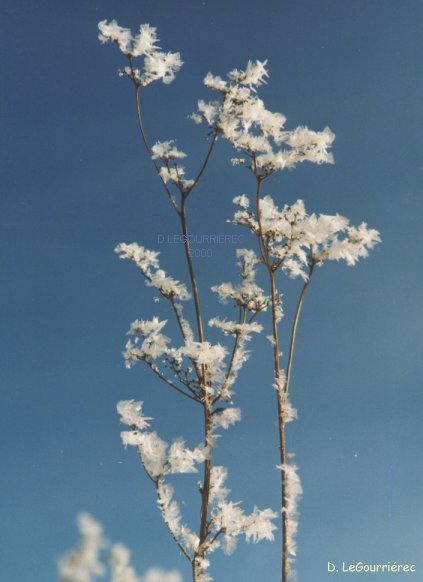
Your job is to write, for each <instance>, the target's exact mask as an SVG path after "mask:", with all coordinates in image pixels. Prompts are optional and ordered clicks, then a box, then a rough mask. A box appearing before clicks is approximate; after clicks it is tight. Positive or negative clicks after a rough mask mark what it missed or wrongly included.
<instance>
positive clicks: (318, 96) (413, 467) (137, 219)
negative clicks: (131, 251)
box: [0, 0, 423, 582]
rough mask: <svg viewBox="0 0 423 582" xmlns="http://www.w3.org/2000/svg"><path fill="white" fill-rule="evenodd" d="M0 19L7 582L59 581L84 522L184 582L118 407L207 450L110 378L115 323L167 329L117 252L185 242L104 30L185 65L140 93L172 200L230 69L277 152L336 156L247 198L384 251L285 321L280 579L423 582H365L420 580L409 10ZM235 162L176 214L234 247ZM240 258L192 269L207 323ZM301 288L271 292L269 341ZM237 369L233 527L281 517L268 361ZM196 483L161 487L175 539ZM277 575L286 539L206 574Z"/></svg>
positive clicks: (13, 14)
mask: <svg viewBox="0 0 423 582" xmlns="http://www.w3.org/2000/svg"><path fill="white" fill-rule="evenodd" d="M1 11H2V24H1V36H0V42H1V45H2V55H3V57H2V73H1V81H2V89H1V122H2V156H1V157H2V180H1V182H2V183H1V215H0V216H1V218H0V220H1V230H0V237H1V239H0V253H1V265H2V266H1V273H2V284H1V291H0V292H1V316H2V348H1V351H0V357H1V366H0V374H1V408H0V410H1V427H2V438H1V468H2V471H1V473H2V477H1V500H2V526H1V544H0V548H1V559H0V579H1V580H4V581H8V582H9V581H10V582H34V581H37V582H38V581H40V582H49V581H54V580H55V579H56V573H55V559H56V558H57V557H58V556H59V555H60V554H62V553H63V552H64V551H65V550H66V549H68V548H69V547H71V546H72V545H73V544H74V543H75V541H76V531H75V527H74V524H73V520H74V517H75V515H76V514H77V513H78V512H79V511H80V510H86V511H90V512H92V513H93V515H95V516H96V517H97V518H98V519H99V520H101V521H102V522H103V523H104V525H105V528H106V533H107V535H108V536H109V537H110V538H111V539H113V540H121V541H123V542H125V543H126V544H127V545H128V546H129V547H130V548H131V549H132V551H133V553H134V563H135V565H136V567H137V569H138V570H139V571H140V572H142V571H145V570H146V569H147V567H149V566H151V565H153V564H160V565H161V566H163V567H167V568H174V567H177V568H178V569H180V570H181V572H182V573H183V574H184V580H185V579H186V580H189V569H188V568H187V566H186V564H185V561H184V559H183V558H182V557H180V556H179V553H178V551H177V549H176V548H175V547H174V545H173V543H172V542H171V541H170V540H169V539H168V536H167V534H166V533H165V530H164V526H163V524H162V522H161V518H160V516H159V513H158V510H157V508H156V507H155V501H154V494H153V491H152V488H151V487H150V483H149V482H148V481H147V480H146V478H145V476H144V475H143V473H142V471H141V470H140V468H139V466H138V463H137V458H136V455H135V452H134V451H133V450H127V451H124V450H123V447H122V446H121V444H120V440H119V431H120V426H119V422H118V418H117V415H116V413H115V403H116V401H117V400H119V399H123V398H137V399H142V400H144V401H145V409H146V413H147V414H148V415H151V416H154V417H155V418H156V425H155V426H156V427H157V428H158V430H159V432H160V434H161V435H162V436H164V437H165V438H167V439H170V438H172V437H175V436H179V435H181V434H183V435H185V436H186V437H187V439H188V442H189V443H190V444H192V445H194V444H196V443H197V441H198V440H199V435H200V430H201V428H200V420H199V418H198V416H199V415H198V413H197V412H198V411H197V410H196V407H195V404H192V405H190V403H188V404H187V405H185V403H184V402H183V401H182V402H181V399H180V397H178V395H177V394H173V393H172V392H171V391H167V389H166V388H165V387H163V386H161V385H160V384H158V383H157V382H156V381H155V380H154V379H153V378H152V377H151V376H150V375H149V373H148V371H147V370H144V369H143V368H142V367H141V366H137V367H135V369H134V370H133V371H131V372H128V371H126V370H125V369H124V367H123V363H122V358H121V353H120V352H121V350H122V349H123V345H124V342H125V341H126V338H125V332H126V330H127V329H128V327H129V323H130V322H131V321H132V320H133V319H135V318H137V317H148V316H150V315H152V314H153V313H157V314H159V315H161V316H162V317H164V316H165V313H166V306H164V305H162V304H160V305H157V304H154V303H153V302H152V295H153V294H152V292H151V290H149V289H146V288H145V287H144V284H143V281H142V280H141V277H140V276H139V274H138V273H137V271H136V269H135V267H134V266H133V265H132V264H129V263H123V262H119V261H118V259H117V258H116V256H115V255H114V252H113V249H114V247H115V245H116V244H117V243H118V242H120V241H126V242H132V241H133V240H137V241H139V242H140V244H143V245H146V246H147V247H152V248H154V247H157V246H158V245H157V235H158V234H159V233H164V234H173V233H177V232H178V225H177V222H176V220H175V216H174V215H173V214H172V211H171V208H170V206H169V204H168V203H167V201H166V199H165V197H164V195H163V193H162V191H161V190H160V187H159V184H158V181H157V178H156V177H155V175H154V173H153V170H152V168H151V166H150V164H149V162H148V160H147V159H146V156H145V155H144V152H143V150H142V147H141V144H140V139H139V135H138V133H137V128H136V123H135V112H134V107H133V91H132V87H131V86H130V84H129V82H127V81H126V80H125V79H119V78H118V76H117V75H116V69H117V68H118V67H119V66H121V65H122V59H121V55H120V54H119V53H118V51H117V50H116V48H115V47H112V46H101V45H100V43H99V42H98V41H97V30H96V27H97V22H98V21H99V20H101V19H104V18H107V19H111V18H117V20H118V22H119V23H120V24H122V25H123V26H130V27H131V28H132V29H133V30H135V29H136V28H137V26H138V25H139V24H140V23H143V22H149V23H150V24H152V25H154V26H157V27H158V29H159V37H160V39H161V40H162V43H161V44H162V47H163V48H164V49H166V50H179V51H180V52H181V54H182V58H183V60H184V61H185V63H186V64H185V65H184V67H183V69H182V70H181V72H180V73H179V74H178V76H177V79H176V81H175V82H174V83H173V84H172V85H170V86H163V85H162V84H161V83H160V84H159V83H155V84H153V85H152V86H150V87H149V88H148V91H146V92H145V99H144V107H145V115H146V128H147V132H148V133H149V135H150V136H151V138H152V139H154V140H155V139H168V138H173V137H177V138H179V145H180V147H181V148H182V149H183V150H185V151H187V152H188V153H189V154H190V158H189V160H188V162H187V168H188V174H190V170H191V174H194V171H195V169H196V168H198V166H199V163H200V161H201V157H202V154H203V151H205V147H206V144H205V142H204V139H203V138H204V128H203V127H197V126H195V125H194V124H193V123H192V122H191V121H190V120H188V119H187V116H188V115H189V114H190V113H191V112H192V110H193V109H194V108H195V104H196V100H197V99H198V98H199V97H203V98H207V97H209V96H210V93H209V92H208V91H206V90H205V89H204V88H203V87H202V79H203V77H204V75H205V73H207V72H208V71H209V70H211V71H212V72H214V73H217V74H221V75H223V74H225V73H226V72H227V71H229V70H230V69H232V68H235V67H239V68H242V67H244V66H245V64H246V61H247V60H248V59H249V58H251V59H257V58H258V59H265V58H267V59H269V70H270V74H271V77H270V80H269V84H268V86H266V87H264V88H263V91H262V96H263V98H264V99H265V101H266V104H267V106H268V107H269V108H270V109H272V110H276V111H282V112H283V113H284V114H285V115H286V116H287V117H288V122H287V127H288V128H292V127H295V126H296V125H298V124H307V125H308V126H309V127H311V128H313V129H322V128H323V127H324V126H325V125H330V127H331V128H332V130H333V131H334V132H335V133H336V134H337V139H336V141H335V144H334V154H335V159H336V165H335V166H328V167H323V166H321V167H316V166H311V165H309V166H306V165H304V166H302V167H300V168H299V169H297V170H295V171H294V172H290V173H285V174H278V175H277V176H275V177H274V178H273V179H272V180H271V181H269V182H268V183H267V184H266V191H268V192H271V193H272V194H273V195H274V197H275V198H276V199H277V200H279V201H280V202H281V203H284V202H290V201H293V200H295V199H296V198H298V197H301V198H303V199H304V200H305V202H306V205H307V208H308V209H309V211H316V212H326V213H334V212H340V213H341V214H344V215H346V216H348V217H349V218H350V219H351V221H352V222H353V223H358V222H361V220H366V221H367V222H368V223H369V225H371V226H372V227H374V228H377V229H378V230H380V231H381V233H382V237H383V245H381V246H380V247H378V248H377V249H376V250H375V251H374V252H373V253H372V255H371V257H370V258H369V259H367V260H366V261H363V262H361V263H360V264H359V265H358V266H357V267H355V268H348V267H346V266H344V265H341V264H339V265H338V264H334V265H326V266H325V267H324V268H323V269H322V270H319V271H318V272H317V273H316V277H315V280H314V282H313V286H312V289H311V290H310V295H309V296H308V297H307V302H306V305H305V309H304V317H303V319H302V321H301V326H300V332H299V344H298V351H297V357H296V362H295V370H294V376H293V385H292V398H293V401H294V404H295V406H296V407H297V408H298V410H299V420H298V421H297V422H295V423H293V424H291V425H290V426H289V429H288V448H289V450H290V451H292V452H295V453H296V460H297V463H298V465H299V466H300V474H301V479H302V483H303V487H304V498H303V500H302V502H301V506H300V509H301V522H300V531H299V535H298V543H299V551H298V561H297V567H298V571H299V574H300V576H299V578H300V580H301V581H302V582H325V581H326V580H337V579H339V580H341V579H342V578H343V576H342V575H340V574H339V575H338V576H337V575H329V574H327V571H326V564H327V561H332V562H337V563H341V562H342V561H345V562H350V561H351V562H356V561H359V560H362V561H366V562H370V563H386V562H388V561H391V562H394V561H397V562H400V563H416V564H417V565H418V568H419V572H420V573H419V574H416V575H415V576H414V577H413V575H401V574H396V575H387V574H385V575H379V576H374V578H377V579H380V580H382V579H383V580H385V579H386V580H391V579H395V580H397V581H401V580H413V581H416V582H417V581H418V580H421V579H423V562H422V558H421V556H422V544H421V540H422V539H423V531H422V525H421V524H422V521H423V520H422V518H423V515H422V490H423V487H422V485H423V484H422V472H421V469H422V463H421V452H422V424H421V411H422V390H421V383H422V382H421V357H420V354H421V346H422V313H423V311H422V293H421V287H422V282H423V278H422V269H421V265H422V259H421V248H422V243H423V240H422V228H421V227H422V209H423V208H422V206H423V204H422V191H423V189H422V178H423V156H422V153H423V152H422V144H423V140H422V113H423V107H422V95H423V82H422V58H423V35H422V32H421V31H422V23H423V4H422V2H421V1H419V0H403V1H402V2H398V1H397V0H354V1H353V0H319V1H316V0H295V1H294V0H280V1H277V0H262V1H261V2H260V3H259V2H252V1H244V2H242V1H240V0H232V1H228V2H224V1H223V0H214V1H213V2H212V1H209V0H207V1H203V2H201V1H194V0H191V1H189V0H183V1H181V2H171V1H169V0H165V1H162V2H155V1H153V0H145V1H142V2H141V1H135V0H125V1H120V2H118V1H116V0H113V1H112V0H110V1H108V0H107V1H106V0H105V1H90V2H83V1H81V0H78V1H76V0H75V1H72V2H65V1H63V0H61V1H58V0H55V1H53V0H46V1H43V0H38V1H30V0H26V1H22V0H3V1H2V2H1ZM230 155H231V152H230V148H229V147H228V146H227V145H226V144H223V143H220V144H219V147H218V148H217V150H216V154H215V156H214V158H213V160H212V163H211V164H210V168H209V171H208V174H207V176H206V178H205V180H204V181H203V183H202V186H201V189H200V190H199V191H197V193H196V194H195V197H194V196H193V199H192V201H191V205H190V212H191V223H192V227H191V230H192V232H195V233H228V234H229V233H233V232H236V233H239V231H236V230H234V229H235V227H231V226H230V225H227V224H225V223H224V220H225V219H226V218H228V217H230V216H231V214H232V204H231V200H232V198H233V196H235V195H237V194H241V193H243V192H246V193H249V192H251V189H252V187H253V185H252V183H251V181H250V179H249V177H248V176H247V173H246V172H243V171H242V169H239V168H236V169H232V167H231V166H230V164H229V163H228V158H229V157H230ZM235 248H236V246H235V245H226V246H220V247H219V246H217V245H215V246H213V247H212V251H213V257H212V258H209V259H201V260H198V261H197V262H196V268H197V269H198V273H199V280H200V281H201V289H200V290H201V296H202V301H203V305H204V307H205V310H206V312H207V316H208V317H211V316H213V315H216V314H219V313H221V312H222V308H221V307H220V306H219V304H218V303H217V301H216V298H215V297H214V296H213V294H211V293H210V292H209V288H210V286H211V285H212V284H214V283H216V282H221V281H226V280H228V279H229V274H230V273H232V272H233V268H232V265H233V261H234V252H235ZM161 250H162V251H163V264H164V266H165V268H168V269H169V270H171V272H172V274H174V275H175V276H177V277H179V278H184V277H185V270H184V265H183V263H182V261H181V259H180V257H181V253H182V248H181V246H178V245H162V246H161ZM298 288H299V287H298V284H297V283H291V282H286V284H285V287H284V289H285V291H286V294H287V306H286V311H287V317H286V320H285V325H286V326H287V324H288V322H289V318H290V315H291V314H292V302H290V301H289V299H288V296H289V297H290V298H291V301H292V297H293V293H294V294H295V293H296V292H298ZM225 313H226V314H227V315H228V316H230V315H231V309H230V308H227V309H226V312H225ZM285 329H286V328H285ZM211 337H215V338H217V336H213V335H212V336H211ZM252 347H253V348H254V356H253V358H252V359H251V360H250V362H249V364H248V365H247V366H246V367H245V369H244V371H243V372H242V374H241V376H240V381H239V383H238V385H237V389H236V391H237V395H236V403H237V405H239V406H240V407H241V408H242V412H243V422H242V423H241V424H239V425H238V426H236V427H235V428H233V429H232V430H230V431H229V432H227V433H226V434H225V436H224V439H222V441H221V445H220V446H219V448H218V449H217V450H216V458H217V460H218V462H219V463H223V464H225V465H227V466H228V468H229V472H230V480H229V486H230V487H231V489H232V490H233V499H235V500H236V499H242V500H243V502H244V507H245V509H246V510H247V511H249V510H251V509H252V507H253V505H254V504H258V505H259V506H260V507H266V506H272V507H274V508H277V507H278V503H279V489H278V484H279V479H278V474H277V472H276V470H275V469H274V466H275V464H276V463H277V451H276V447H275V442H276V441H275V439H276V434H277V431H276V425H275V422H274V420H275V406H274V405H275V402H274V399H275V395H274V391H273V390H272V389H271V388H270V383H271V353H270V350H269V345H268V343H267V342H266V341H264V340H263V339H261V340H260V341H257V342H254V344H253V346H252ZM285 349H286V345H285ZM195 479H196V478H194V479H193V480H190V479H189V478H187V477H183V476H181V477H179V478H178V479H175V480H174V482H175V485H176V487H177V490H178V492H179V493H178V495H179V498H180V499H182V500H184V501H185V502H186V505H183V506H182V507H183V510H184V511H186V512H187V517H188V518H190V517H194V518H196V512H197V506H198V503H199V499H198V497H199V496H198V493H196V492H195V488H194V483H195ZM185 484H186V485H187V486H185ZM188 484H189V486H188ZM190 508H191V509H190ZM278 572H279V538H278V541H277V542H276V543H274V544H271V543H261V544H259V545H257V546H248V545H246V544H244V543H241V544H240V547H239V549H238V550H237V552H236V553H235V554H234V555H233V556H232V557H230V558H226V557H224V556H223V555H221V554H220V553H216V554H215V556H214V561H213V568H212V573H213V575H214V577H215V580H216V581H219V582H229V581H235V580H237V581H238V580H240V581H243V582H244V581H245V582H255V581H257V580H260V581H261V582H274V581H275V580H278V579H279V573H278ZM362 576H363V575H362ZM362 576H360V575H352V574H351V575H350V576H349V578H348V576H347V578H348V579H354V580H355V579H357V580H359V579H361V577H362Z"/></svg>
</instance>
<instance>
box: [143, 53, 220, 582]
mask: <svg viewBox="0 0 423 582" xmlns="http://www.w3.org/2000/svg"><path fill="white" fill-rule="evenodd" d="M131 67H132V64H131ZM135 100H136V108H137V119H138V126H139V130H140V133H141V137H142V140H143V142H144V146H145V148H146V150H147V153H148V155H149V157H150V159H151V161H152V163H153V166H154V168H155V170H156V172H157V174H158V175H159V178H160V180H161V182H162V184H163V187H164V188H165V190H166V194H167V196H168V198H169V200H170V202H171V203H172V206H173V208H174V209H175V211H176V213H177V214H178V216H179V218H180V223H181V229H182V234H183V235H184V243H185V244H184V250H185V257H186V261H187V265H188V271H189V278H190V282H191V289H192V294H193V298H194V307H195V317H196V322H197V332H198V340H199V342H201V343H203V342H204V329H203V322H202V317H201V309H200V299H199V294H198V287H197V282H196V278H195V272H194V266H193V263H192V259H191V252H190V244H189V232H188V224H187V215H186V200H187V198H188V196H189V194H190V193H191V192H192V191H193V189H194V188H195V187H196V186H197V185H198V183H199V181H200V179H201V177H202V176H203V174H204V171H205V169H206V167H207V164H208V162H209V160H210V156H211V154H212V151H213V148H214V145H215V143H216V140H217V133H218V132H217V130H215V131H214V134H213V139H212V141H211V144H210V147H209V149H208V152H207V155H206V157H205V160H204V162H203V165H202V167H201V168H200V171H199V173H198V175H197V177H196V179H195V180H194V183H193V185H192V186H191V187H190V188H189V190H187V191H186V192H183V191H182V192H181V208H178V205H177V204H176V202H175V199H174V198H173V196H172V194H171V192H170V190H169V188H168V187H167V185H166V183H165V182H164V181H163V179H162V177H161V175H160V168H159V166H158V164H157V163H156V162H155V160H153V159H152V151H151V148H150V145H149V143H148V140H147V137H146V134H145V131H144V126H143V121H142V115H141V105H140V87H139V86H138V85H135ZM177 319H178V324H179V325H180V320H179V318H178V317H177ZM199 381H200V383H201V387H202V391H203V400H202V402H201V404H202V405H203V411H204V444H205V446H206V447H207V448H208V450H209V456H208V458H207V459H206V461H205V463H204V478H203V486H202V490H201V491H202V493H201V496H202V499H201V524H200V535H199V537H200V547H201V546H202V545H203V544H204V542H205V540H206V538H207V535H208V531H207V521H208V510H209V497H210V477H211V466H212V460H211V436H212V435H211V429H212V422H211V415H212V405H211V402H210V397H209V394H208V390H207V369H206V366H201V374H200V375H199ZM179 391H181V392H182V393H184V394H185V395H186V396H189V395H187V394H186V392H184V391H183V390H180V389H179ZM189 397H190V398H192V399H193V400H196V401H197V399H196V398H193V397H191V396H189ZM192 563H193V576H194V580H195V579H196V574H195V571H196V560H195V558H194V559H193V562H192Z"/></svg>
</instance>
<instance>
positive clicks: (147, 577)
mask: <svg viewBox="0 0 423 582" xmlns="http://www.w3.org/2000/svg"><path fill="white" fill-rule="evenodd" d="M76 521H77V526H78V531H79V536H80V540H79V545H78V548H77V549H76V550H73V551H72V552H69V553H67V554H66V555H64V556H63V557H62V558H60V559H59V561H58V570H59V579H60V582H95V580H97V579H98V578H103V577H104V576H105V575H106V574H108V575H109V580H110V582H182V577H181V575H180V574H179V572H178V571H177V570H171V571H167V572H166V571H164V570H162V569H161V568H156V567H154V568H149V569H148V570H147V572H146V573H145V574H144V576H139V575H138V574H137V573H136V572H135V569H134V567H133V566H132V565H131V552H130V551H129V550H128V548H127V547H126V546H124V545H123V544H122V543H114V544H111V543H110V542H109V541H108V540H106V538H105V537H104V535H103V527H102V525H101V524H100V523H99V522H98V521H97V520H95V519H94V518H93V517H92V515H90V514H88V513H81V514H80V515H78V517H77V520H76Z"/></svg>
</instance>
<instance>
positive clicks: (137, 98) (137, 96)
mask: <svg viewBox="0 0 423 582" xmlns="http://www.w3.org/2000/svg"><path fill="white" fill-rule="evenodd" d="M135 102H136V107H137V119H138V127H139V130H140V133H141V138H142V141H143V143H144V146H145V149H146V150H147V153H148V157H149V158H150V160H151V163H152V164H153V166H154V168H155V170H156V172H157V175H158V176H159V178H160V181H161V183H162V185H163V188H164V189H165V191H166V194H167V197H168V198H169V200H170V202H171V204H172V206H173V208H174V209H175V211H176V212H177V213H178V214H179V212H180V211H179V208H178V205H177V204H176V202H175V199H174V197H173V196H172V193H171V191H170V190H169V188H168V187H167V184H166V182H165V181H164V180H163V178H162V177H161V175H160V168H159V166H158V164H156V162H155V160H153V157H152V151H151V148H150V144H149V143H148V140H147V136H146V134H145V131H144V124H143V121H142V115H141V104H140V86H139V85H135Z"/></svg>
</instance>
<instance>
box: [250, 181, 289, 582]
mask: <svg viewBox="0 0 423 582" xmlns="http://www.w3.org/2000/svg"><path fill="white" fill-rule="evenodd" d="M256 179H257V191H256V207H257V220H258V226H259V231H258V236H259V247H260V252H261V255H262V258H263V262H264V264H265V266H266V269H267V272H268V275H269V280H270V289H271V299H272V332H273V367H274V374H275V388H276V398H277V410H278V431H279V453H280V465H281V497H282V582H287V579H288V571H289V563H288V536H287V532H288V515H287V495H286V483H287V475H286V461H287V452H286V443H285V421H284V414H283V413H284V410H283V388H284V387H283V385H282V380H281V368H280V349H279V335H278V322H277V305H278V297H277V291H276V283H275V268H274V265H273V264H272V262H271V259H270V256H269V251H268V248H267V246H266V241H265V238H264V234H263V226H262V222H261V209H260V200H261V199H260V195H261V184H262V178H261V177H260V176H256Z"/></svg>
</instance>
